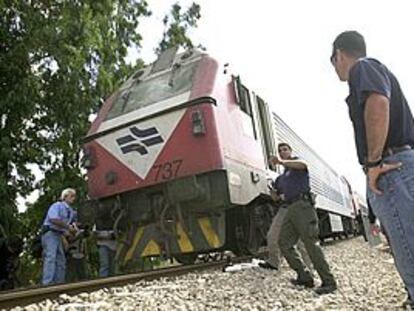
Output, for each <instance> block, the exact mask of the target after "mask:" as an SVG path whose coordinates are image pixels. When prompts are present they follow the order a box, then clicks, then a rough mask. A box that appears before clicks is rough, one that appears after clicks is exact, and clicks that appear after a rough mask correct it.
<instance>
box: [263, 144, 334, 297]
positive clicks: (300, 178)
mask: <svg viewBox="0 0 414 311" xmlns="http://www.w3.org/2000/svg"><path fill="white" fill-rule="evenodd" d="M278 152H279V155H280V158H278V157H276V156H274V157H272V158H271V162H272V164H273V165H282V166H283V167H284V169H285V170H284V172H283V174H282V175H280V176H279V177H278V178H277V179H276V181H275V184H274V188H275V190H276V191H277V194H278V195H279V196H280V198H281V199H282V200H283V201H284V202H285V203H286V205H287V213H286V215H285V217H284V219H283V223H282V228H281V231H280V236H279V247H280V250H281V251H282V254H283V256H284V257H285V258H286V260H287V262H288V264H289V266H290V267H291V268H292V269H293V270H295V271H296V273H297V279H296V280H292V282H293V283H294V284H295V285H304V286H306V287H313V286H314V282H313V277H312V275H311V273H310V272H309V271H308V270H307V269H306V267H305V265H304V264H303V262H302V260H301V259H300V256H299V254H298V252H297V250H296V248H295V246H296V245H297V243H298V240H299V239H301V240H302V242H303V244H304V245H305V248H306V251H307V253H308V254H309V258H310V260H311V261H312V264H313V266H314V268H315V269H316V271H317V272H318V274H319V276H320V277H321V279H322V285H321V287H319V288H317V289H316V293H318V294H328V293H331V292H333V291H335V290H336V282H335V279H334V277H333V275H332V273H331V271H330V268H329V265H328V263H327V262H326V260H325V256H324V254H323V252H322V249H321V247H320V246H319V245H318V240H319V225H318V216H317V214H316V209H315V206H314V203H313V199H312V196H311V194H310V185H309V172H308V167H307V165H306V163H305V162H304V161H302V160H300V159H299V158H296V157H292V148H291V147H290V146H289V145H288V144H286V143H281V144H279V145H278Z"/></svg>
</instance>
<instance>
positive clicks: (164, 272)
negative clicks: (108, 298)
mask: <svg viewBox="0 0 414 311" xmlns="http://www.w3.org/2000/svg"><path fill="white" fill-rule="evenodd" d="M254 257H257V256H243V257H232V258H230V259H224V260H219V261H213V262H202V263H196V264H193V265H181V266H174V267H168V268H161V269H155V270H151V271H145V272H140V273H134V274H126V275H118V276H113V277H108V278H100V279H94V280H89V281H82V282H76V283H67V284H60V285H51V286H42V287H36V288H29V289H18V290H12V291H6V292H2V293H0V309H2V310H3V309H10V308H13V307H17V306H20V307H23V306H26V305H29V304H32V303H36V302H40V301H42V300H45V299H55V298H57V297H59V295H61V294H68V295H76V294H79V293H82V292H92V291H94V290H98V289H101V288H105V287H114V286H123V285H127V284H131V283H136V282H138V281H140V280H153V279H157V278H161V277H173V276H178V275H182V274H186V273H189V272H193V271H201V270H206V269H212V268H223V267H225V266H227V265H229V262H231V263H240V262H245V261H248V260H250V259H252V258H254Z"/></svg>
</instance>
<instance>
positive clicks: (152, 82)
mask: <svg viewBox="0 0 414 311" xmlns="http://www.w3.org/2000/svg"><path fill="white" fill-rule="evenodd" d="M197 65H198V62H191V63H188V64H185V65H181V66H177V67H176V68H175V69H174V70H170V71H167V72H165V73H161V74H154V75H152V76H149V77H148V78H147V79H145V80H143V81H138V83H135V84H133V85H132V86H131V87H130V88H129V89H126V90H124V91H123V92H121V93H120V94H118V96H117V97H116V98H115V102H114V104H113V106H112V108H111V110H110V111H109V113H108V115H107V117H106V119H112V118H116V117H118V116H120V115H123V114H126V113H128V112H131V111H133V110H136V109H139V108H143V107H146V106H149V105H151V104H154V103H157V102H160V101H163V100H166V99H168V98H171V97H174V96H177V95H180V94H182V93H185V92H188V91H190V90H191V87H192V84H193V82H192V81H193V76H194V73H195V70H196V68H197Z"/></svg>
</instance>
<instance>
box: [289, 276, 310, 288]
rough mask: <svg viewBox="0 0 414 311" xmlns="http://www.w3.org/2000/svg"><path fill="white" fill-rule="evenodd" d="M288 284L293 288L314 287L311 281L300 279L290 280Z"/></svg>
mask: <svg viewBox="0 0 414 311" xmlns="http://www.w3.org/2000/svg"><path fill="white" fill-rule="evenodd" d="M290 283H292V284H293V285H295V286H305V287H307V288H312V287H314V286H315V284H314V282H313V279H307V280H306V279H301V278H297V279H291V280H290Z"/></svg>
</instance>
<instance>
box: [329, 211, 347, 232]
mask: <svg viewBox="0 0 414 311" xmlns="http://www.w3.org/2000/svg"><path fill="white" fill-rule="evenodd" d="M329 222H330V223H331V230H332V232H342V231H344V226H343V225H342V219H341V216H339V215H334V214H331V213H329Z"/></svg>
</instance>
